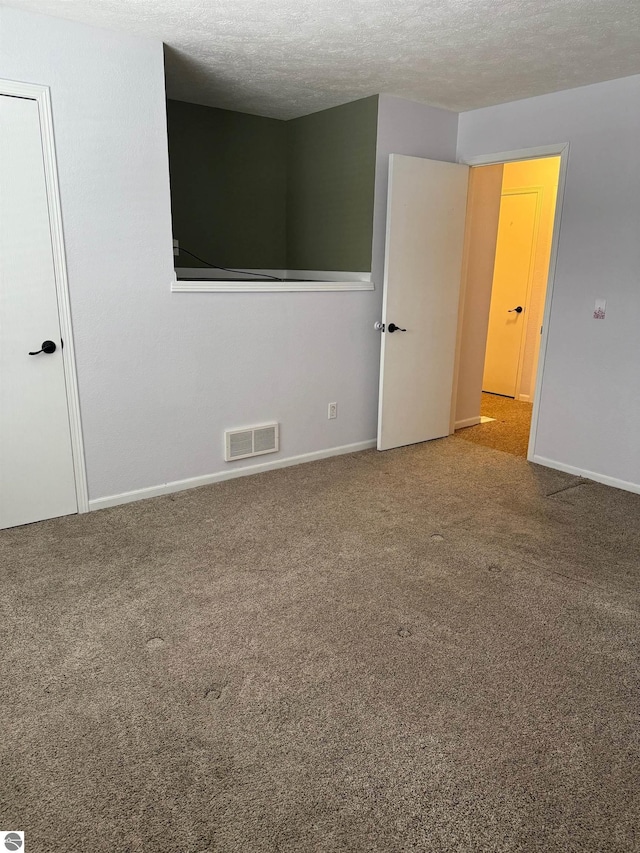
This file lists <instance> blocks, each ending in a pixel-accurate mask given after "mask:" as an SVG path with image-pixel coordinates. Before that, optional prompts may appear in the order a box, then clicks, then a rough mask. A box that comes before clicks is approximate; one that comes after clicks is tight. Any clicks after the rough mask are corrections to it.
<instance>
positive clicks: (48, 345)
mask: <svg viewBox="0 0 640 853" xmlns="http://www.w3.org/2000/svg"><path fill="white" fill-rule="evenodd" d="M55 351H56V345H55V344H54V342H53V341H43V342H42V349H39V350H36V351H35V352H30V353H29V355H40V353H41V352H43V353H44V354H45V355H51V353H52V352H55Z"/></svg>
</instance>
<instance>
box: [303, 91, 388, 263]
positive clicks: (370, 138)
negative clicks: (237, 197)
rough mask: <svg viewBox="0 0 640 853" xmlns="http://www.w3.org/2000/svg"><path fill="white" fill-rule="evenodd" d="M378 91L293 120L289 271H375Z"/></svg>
mask: <svg viewBox="0 0 640 853" xmlns="http://www.w3.org/2000/svg"><path fill="white" fill-rule="evenodd" d="M377 121H378V97H377V95H375V96H373V97H371V98H365V99H363V100H360V101H353V102H352V103H350V104H344V105H343V106H340V107H334V108H333V109H330V110H323V111H322V112H319V113H313V114H312V115H309V116H303V117H302V118H297V119H292V120H291V121H288V122H287V265H288V267H289V269H317V270H353V271H362V272H368V271H369V270H371V239H372V233H373V191H374V183H375V165H376V136H377Z"/></svg>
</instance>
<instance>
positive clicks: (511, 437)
mask: <svg viewBox="0 0 640 853" xmlns="http://www.w3.org/2000/svg"><path fill="white" fill-rule="evenodd" d="M560 162H561V158H560V156H550V157H538V158H535V159H527V160H516V161H511V162H506V163H498V164H492V165H486V166H475V167H474V168H472V169H471V176H470V192H469V203H468V211H467V220H468V221H467V233H466V238H465V256H466V257H465V264H466V269H465V272H464V274H463V287H464V288H465V294H464V309H463V324H462V332H461V336H462V340H461V351H462V355H463V358H462V359H461V368H460V369H461V371H464V370H465V369H466V370H467V375H466V376H460V377H459V382H458V396H457V401H456V418H455V427H456V435H457V436H458V437H460V438H462V439H464V440H466V441H471V442H474V443H476V444H481V445H484V446H487V447H491V448H494V449H497V450H502V451H505V452H507V453H511V454H513V455H516V456H521V457H524V458H527V456H528V451H529V442H530V433H531V423H532V415H533V404H534V401H535V393H536V391H535V389H536V377H537V372H538V362H539V359H540V343H541V337H542V332H543V325H544V323H543V321H544V309H545V301H546V296H547V283H548V278H549V272H550V261H551V250H552V244H553V237H554V224H555V218H556V203H557V194H558V182H559V177H560ZM480 222H481V223H482V226H481V228H482V229H483V233H481V234H479V233H478V232H479V227H478V226H479V223H480ZM491 229H493V232H492V231H491ZM492 233H493V234H494V235H495V236H493V239H490V237H491V234H492ZM465 350H466V351H465ZM472 350H473V352H474V353H475V366H473V367H471V358H472V356H473V353H472V352H471V351H472ZM465 364H466V368H465ZM461 380H462V381H461ZM465 395H466V399H464V397H465ZM461 396H462V399H461Z"/></svg>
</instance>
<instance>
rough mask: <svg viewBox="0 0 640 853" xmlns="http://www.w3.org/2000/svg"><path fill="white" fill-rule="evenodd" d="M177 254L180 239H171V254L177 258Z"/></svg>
mask: <svg viewBox="0 0 640 853" xmlns="http://www.w3.org/2000/svg"><path fill="white" fill-rule="evenodd" d="M179 254H180V241H179V240H174V241H173V256H174V258H177V257H178V255H179Z"/></svg>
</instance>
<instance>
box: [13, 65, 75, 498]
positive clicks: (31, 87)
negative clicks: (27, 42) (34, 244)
mask: <svg viewBox="0 0 640 853" xmlns="http://www.w3.org/2000/svg"><path fill="white" fill-rule="evenodd" d="M0 95H9V96H10V97H13V98H28V99H30V100H33V101H35V102H36V103H37V104H38V115H39V117H40V134H41V138H42V155H43V161H44V176H45V184H46V189H47V203H48V205H49V228H50V231H51V248H52V252H53V268H54V275H55V282H56V296H57V299H58V314H59V319H60V334H61V337H62V340H63V341H64V346H63V347H62V363H63V365H64V376H65V385H66V391H67V410H68V412H69V429H70V432H71V450H72V455H73V467H74V477H75V484H76V498H77V502H78V512H89V492H88V488H87V472H86V465H85V458H84V443H83V439H82V422H81V419H80V396H79V393H78V377H77V373H76V359H75V349H74V344H73V328H72V324H71V303H70V299H69V278H68V275H67V261H66V257H65V251H64V230H63V227H62V210H61V207H60V188H59V185H58V168H57V161H56V150H55V143H54V136H53V114H52V111H51V93H50V91H49V87H48V86H41V85H38V84H34V83H20V82H18V81H16V80H3V79H0Z"/></svg>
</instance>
